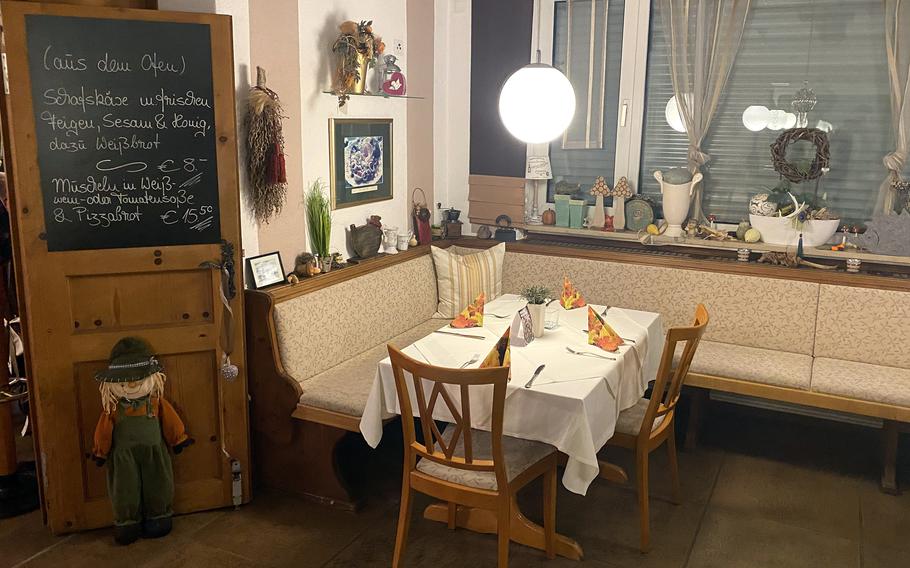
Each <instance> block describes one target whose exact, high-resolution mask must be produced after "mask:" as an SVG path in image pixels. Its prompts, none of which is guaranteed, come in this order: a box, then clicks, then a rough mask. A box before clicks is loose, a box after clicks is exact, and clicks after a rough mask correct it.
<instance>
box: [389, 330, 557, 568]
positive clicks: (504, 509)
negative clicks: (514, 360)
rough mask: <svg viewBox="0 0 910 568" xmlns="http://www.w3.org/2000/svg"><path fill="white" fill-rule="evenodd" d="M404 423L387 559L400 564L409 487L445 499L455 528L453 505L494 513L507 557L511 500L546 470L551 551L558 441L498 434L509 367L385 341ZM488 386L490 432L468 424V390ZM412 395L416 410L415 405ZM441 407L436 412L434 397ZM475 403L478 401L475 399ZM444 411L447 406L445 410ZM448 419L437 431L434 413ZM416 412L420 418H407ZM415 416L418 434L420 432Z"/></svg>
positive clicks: (505, 559)
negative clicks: (438, 358)
mask: <svg viewBox="0 0 910 568" xmlns="http://www.w3.org/2000/svg"><path fill="white" fill-rule="evenodd" d="M389 357H390V359H391V361H392V370H393V373H394V376H395V388H396V389H397V392H398V401H399V406H400V408H401V416H402V421H401V423H402V430H403V431H404V475H403V480H402V486H401V511H400V513H399V516H398V533H397V535H396V539H395V553H394V559H393V561H392V566H394V567H398V566H402V560H403V555H404V550H405V542H406V540H407V535H408V525H409V523H410V516H411V491H419V492H421V493H424V494H426V495H429V496H431V497H435V498H437V499H440V500H441V501H444V502H447V503H448V526H449V528H450V529H454V528H455V521H456V515H457V514H458V506H459V505H461V506H464V507H471V508H479V509H487V510H491V511H493V512H494V513H495V514H496V519H497V525H496V533H497V535H498V542H499V544H498V565H499V568H505V567H506V566H508V563H509V541H510V536H509V533H510V526H509V525H510V520H511V516H512V515H511V509H510V508H511V503H512V499H513V497H514V494H515V493H516V492H517V491H518V490H519V489H521V488H522V487H523V486H525V485H527V484H528V483H529V482H530V481H532V480H534V479H536V478H537V477H540V476H543V478H544V479H543V486H544V490H543V493H544V495H543V498H544V506H543V511H544V522H543V526H544V534H545V542H546V554H547V557H548V558H553V557H554V556H555V548H554V547H555V542H554V541H555V535H556V449H555V448H554V447H552V446H550V445H547V444H542V443H540V442H534V441H530V440H522V439H518V438H512V437H510V436H503V434H502V424H503V414H504V411H505V396H506V383H507V381H508V376H509V369H508V367H490V368H485V369H448V368H444V367H434V366H431V365H426V364H424V363H421V362H419V361H415V360H414V359H411V358H410V357H408V356H407V355H405V354H404V353H402V352H401V351H399V350H398V349H396V348H395V347H393V346H391V345H389ZM478 389H487V393H488V392H489V389H492V408H491V409H490V411H491V412H490V416H491V420H490V425H491V432H486V431H482V430H475V429H473V428H471V398H470V395H471V393H472V392H473V393H475V394H478V395H479V394H480V392H479V390H478ZM412 398H413V400H415V401H416V406H417V412H416V413H415V412H414V404H413V401H412ZM440 402H441V403H442V404H443V405H445V409H442V408H440V412H436V409H437V404H439V403H440ZM474 408H475V409H477V407H476V406H475V407H474ZM446 411H447V412H446ZM434 415H435V416H444V417H445V418H446V419H447V421H448V420H450V421H451V423H450V424H449V426H448V427H447V428H445V431H443V432H440V430H439V428H438V427H437V425H436V421H435V420H434ZM411 416H417V417H418V418H419V420H417V421H415V420H413V419H410V418H409V417H411ZM415 422H417V423H419V425H420V428H421V432H422V436H423V442H422V443H421V442H420V441H418V440H417V434H416V432H415Z"/></svg>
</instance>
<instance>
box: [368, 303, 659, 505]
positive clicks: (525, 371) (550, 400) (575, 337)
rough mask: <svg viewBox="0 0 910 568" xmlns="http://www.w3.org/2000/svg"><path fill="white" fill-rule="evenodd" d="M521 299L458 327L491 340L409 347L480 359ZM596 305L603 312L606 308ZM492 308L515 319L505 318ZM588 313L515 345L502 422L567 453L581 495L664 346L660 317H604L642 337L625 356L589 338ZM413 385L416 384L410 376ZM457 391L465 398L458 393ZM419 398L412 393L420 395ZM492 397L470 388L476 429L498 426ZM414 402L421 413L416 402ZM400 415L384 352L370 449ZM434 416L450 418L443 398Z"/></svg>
mask: <svg viewBox="0 0 910 568" xmlns="http://www.w3.org/2000/svg"><path fill="white" fill-rule="evenodd" d="M554 305H555V304H554ZM522 306H524V302H523V301H522V300H521V299H520V298H519V297H518V296H515V295H511V294H506V295H504V296H501V297H499V298H497V299H495V300H493V301H491V302H489V303H488V304H487V305H486V307H485V309H484V310H485V313H486V314H487V315H486V316H485V317H484V327H483V328H475V329H470V330H452V331H455V332H460V333H469V334H483V335H484V336H485V337H486V339H484V340H483V341H481V340H478V339H469V338H458V337H452V336H450V335H447V334H437V333H431V334H430V335H428V336H427V337H425V338H423V339H421V340H419V341H417V342H415V343H414V344H412V345H410V346H408V347H406V348H405V349H404V350H403V351H404V352H405V353H406V354H408V355H409V356H411V357H413V358H415V359H417V360H420V361H426V362H428V363H430V364H433V365H438V366H447V367H459V366H461V364H462V363H464V362H465V361H468V360H470V359H471V358H472V356H473V355H475V354H476V355H479V356H480V358H481V359H482V358H483V356H484V355H486V354H487V353H488V352H489V351H490V349H492V347H493V345H494V344H495V342H496V340H497V339H498V338H499V337H500V336H501V335H502V333H503V332H504V331H505V329H506V328H507V327H509V325H510V324H511V322H512V319H511V316H512V315H514V313H515V312H516V311H517V310H518V309H520V308H521V307H522ZM593 307H594V308H595V309H596V310H597V311H598V312H602V311H603V308H604V307H603V306H596V305H595V306H593ZM560 309H561V308H560ZM491 314H500V315H509V316H510V317H507V318H501V319H500V318H495V317H492V315H491ZM587 314H588V308H587V307H585V308H580V309H575V310H567V311H561V313H560V320H559V327H558V328H557V329H555V330H548V331H546V332H545V334H544V335H543V337H540V338H537V339H535V340H534V341H533V342H532V343H531V344H530V345H527V346H525V347H512V370H511V372H512V380H511V381H510V383H509V387H508V390H507V394H506V406H505V419H504V424H503V431H504V433H505V434H506V435H508V436H514V437H516V438H525V439H529V440H537V441H540V442H545V443H548V444H551V445H553V446H555V447H556V448H557V449H559V450H560V451H561V452H563V453H565V454H567V455H568V456H569V460H568V464H567V465H566V469H565V473H564V475H563V485H565V487H566V489H568V490H570V491H573V492H575V493H579V494H581V495H584V494H585V492H586V491H587V489H588V486H589V485H590V484H591V482H592V481H593V480H594V479H595V478H596V477H597V474H598V472H599V470H600V468H599V465H598V462H597V452H598V451H599V450H600V448H602V447H603V445H604V444H605V443H606V442H607V440H609V439H610V438H611V437H612V436H613V433H614V429H615V427H616V419H617V417H618V415H619V412H620V411H621V410H625V409H626V408H629V407H631V406H633V405H634V404H635V403H636V402H637V401H638V400H639V399H640V398H641V396H642V394H644V392H645V390H646V389H647V386H648V382H650V381H652V380H654V378H655V376H656V374H657V367H658V365H659V363H660V355H661V351H662V350H663V344H664V329H663V321H662V319H661V317H660V315H659V314H655V313H650V312H641V311H637V310H629V309H625V308H616V307H612V308H610V310H609V311H608V312H607V316H606V318H605V319H606V321H607V323H608V324H610V326H612V327H613V329H615V330H616V332H617V333H619V334H620V335H621V336H622V337H624V338H630V339H633V340H635V343H632V342H627V343H628V346H627V347H620V350H619V352H617V353H608V352H606V351H601V350H600V349H598V348H596V347H593V346H589V345H588V344H587V331H586V329H587ZM441 327H442V326H441ZM567 345H571V346H572V347H573V348H574V349H579V350H586V351H590V352H591V353H599V354H603V355H607V356H613V357H616V359H617V360H616V361H610V360H606V359H600V358H595V357H588V356H580V355H573V354H571V353H569V352H568V351H567V350H566V346H567ZM541 363H544V364H546V368H545V369H544V371H543V372H542V373H541V374H540V376H539V377H538V378H537V379H536V381H535V382H534V385H533V387H532V388H530V389H526V388H524V385H525V383H527V382H528V379H530V377H531V375H532V374H533V372H534V369H536V368H537V366H538V365H540V364H541ZM478 365H479V363H474V364H473V365H470V366H471V367H476V366H478ZM408 382H409V384H410V383H411V381H410V377H409V381H408ZM427 390H428V391H429V387H428V388H427ZM451 392H452V394H453V395H454V399H455V400H456V401H460V396H458V394H457V391H456V390H454V389H453V390H452V391H451ZM411 396H412V400H414V398H413V396H414V393H413V392H412V393H411ZM491 398H492V388H491V387H486V388H485V389H483V388H472V390H471V418H472V425H473V427H474V428H478V429H482V430H490V411H491ZM413 407H414V411H415V413H416V411H417V405H416V403H415V404H413ZM399 412H400V411H399V407H398V397H397V394H396V390H395V379H394V377H393V374H392V365H391V362H390V361H389V358H388V357H386V358H385V359H384V360H383V361H381V362H380V364H379V368H378V370H377V372H376V379H375V380H374V382H373V387H372V390H371V391H370V396H369V398H368V399H367V405H366V408H365V410H364V413H363V417H362V419H361V421H360V431H361V432H362V433H363V436H364V438H365V439H366V441H367V443H368V444H370V446H372V447H374V448H375V447H376V446H377V445H379V441H380V439H381V438H382V423H383V420H384V419H386V418H389V417H390V416H393V415H395V414H398V413H399ZM434 418H436V419H437V420H443V421H451V420H452V417H451V414H449V412H448V409H447V408H446V406H445V404H442V403H438V404H437V405H436V409H435V412H434Z"/></svg>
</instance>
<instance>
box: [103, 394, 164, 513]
mask: <svg viewBox="0 0 910 568" xmlns="http://www.w3.org/2000/svg"><path fill="white" fill-rule="evenodd" d="M117 406H118V408H117V418H116V427H115V428H114V431H113V440H112V442H113V443H112V446H111V453H110V454H109V456H108V466H107V488H108V493H109V494H110V497H111V502H112V503H113V504H114V522H115V523H116V524H118V525H126V524H130V523H138V522H141V521H142V520H143V518H145V519H160V518H163V517H169V516H170V515H171V514H172V513H173V511H172V510H171V503H172V502H173V500H174V473H173V468H172V467H171V456H170V454H168V450H167V446H165V444H164V438H163V437H162V435H161V424H160V423H159V422H158V419H157V417H156V416H155V415H153V414H152V407H151V397H150V396H149V397H144V398H142V399H139V400H135V401H126V400H122V401H121V402H120V403H119V404H118V405H117ZM130 410H140V411H142V410H145V413H143V414H141V415H134V414H133V413H132V412H130V413H127V412H128V411H130Z"/></svg>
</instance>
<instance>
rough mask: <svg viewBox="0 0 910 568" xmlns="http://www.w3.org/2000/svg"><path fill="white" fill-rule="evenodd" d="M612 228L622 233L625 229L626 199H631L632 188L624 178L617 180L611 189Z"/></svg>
mask: <svg viewBox="0 0 910 568" xmlns="http://www.w3.org/2000/svg"><path fill="white" fill-rule="evenodd" d="M612 195H613V228H614V229H616V230H617V231H622V230H623V229H625V228H626V199H628V198H630V197H632V188H631V187H629V180H628V179H626V176H623V177H621V178H619V181H617V182H616V186H614V187H613V193H612Z"/></svg>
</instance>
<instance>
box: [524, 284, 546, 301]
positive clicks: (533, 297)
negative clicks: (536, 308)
mask: <svg viewBox="0 0 910 568" xmlns="http://www.w3.org/2000/svg"><path fill="white" fill-rule="evenodd" d="M521 297H522V298H524V299H525V300H527V301H528V303H529V304H535V305H539V304H544V303H546V301H547V300H548V299H549V297H550V289H549V288H547V287H546V286H528V287H527V288H525V289H523V290H522V291H521Z"/></svg>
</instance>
